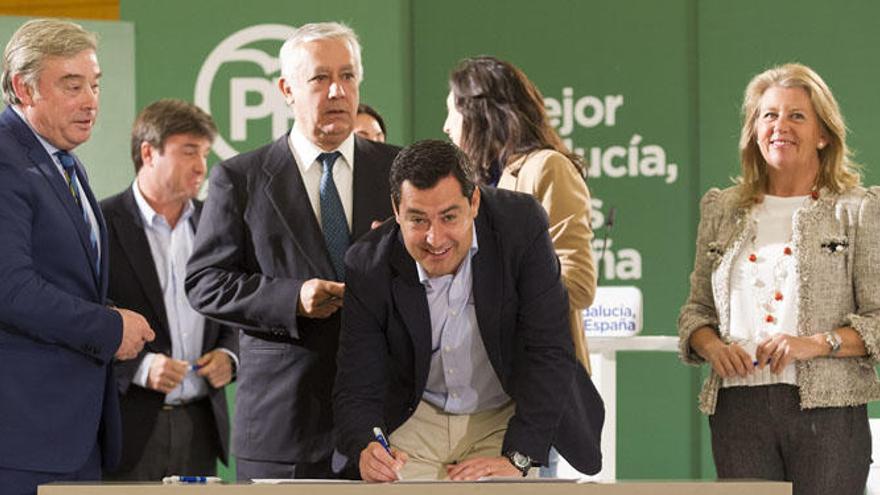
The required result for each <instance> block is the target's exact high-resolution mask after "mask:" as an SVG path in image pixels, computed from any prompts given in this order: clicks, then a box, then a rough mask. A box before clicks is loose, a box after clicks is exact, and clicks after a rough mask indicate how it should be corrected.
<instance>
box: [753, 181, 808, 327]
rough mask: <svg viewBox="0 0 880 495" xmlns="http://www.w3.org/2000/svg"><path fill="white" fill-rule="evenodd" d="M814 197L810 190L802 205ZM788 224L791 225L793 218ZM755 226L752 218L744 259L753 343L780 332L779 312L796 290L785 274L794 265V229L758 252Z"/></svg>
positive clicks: (792, 270)
mask: <svg viewBox="0 0 880 495" xmlns="http://www.w3.org/2000/svg"><path fill="white" fill-rule="evenodd" d="M818 197H819V194H818V191H816V190H815V189H814V190H813V191H812V192H811V193H810V195H809V196H807V198H806V200H805V201H804V206H806V205H808V204H809V203H810V201H816V200H817V199H818ZM765 204H766V203H765ZM790 221H792V222H793V219H792V220H790ZM771 225H772V224H771ZM759 227H760V224H759V223H758V219H757V218H756V219H755V231H754V233H753V234H752V236H751V239H749V247H748V251H747V252H748V253H749V254H748V256H747V257H746V260H747V266H748V272H749V274H750V276H749V283H750V284H751V286H752V289H753V291H754V305H755V313H754V318H755V326H754V328H755V331H756V335H754V336H753V337H754V340H755V342H760V341H761V340H764V339H765V338H767V337H769V336H771V335H773V334H776V333H779V332H780V331H783V330H782V329H780V328H779V319H780V313H781V311H782V309H783V305H784V304H785V301H787V300H788V299H790V298H792V297H793V296H794V294H793V292H794V291H796V290H797V289H796V288H795V287H793V286H792V284H791V283H790V282H789V280H788V277H789V275H790V274H791V273H793V272H794V271H795V264H796V262H797V257H796V255H795V250H794V248H793V243H792V236H793V234H794V229H793V228H792V229H791V230H789V232H788V236H787V238H786V240H785V241H784V242H782V243H781V244H780V243H778V241H777V243H776V244H771V245H769V246H767V247H765V248H764V249H763V250H761V251H759V250H758V247H757V238H758V231H759V230H760V228H759ZM777 227H778V226H777ZM777 239H778V237H777Z"/></svg>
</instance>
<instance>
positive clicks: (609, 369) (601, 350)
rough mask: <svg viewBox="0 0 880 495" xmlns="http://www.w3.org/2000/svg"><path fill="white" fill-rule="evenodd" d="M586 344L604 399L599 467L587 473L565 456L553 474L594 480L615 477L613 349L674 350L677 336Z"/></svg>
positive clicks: (610, 339) (594, 340) (593, 339)
mask: <svg viewBox="0 0 880 495" xmlns="http://www.w3.org/2000/svg"><path fill="white" fill-rule="evenodd" d="M587 344H588V346H589V348H590V366H591V367H592V369H593V383H594V384H595V385H596V388H597V389H598V390H599V395H601V396H602V399H603V400H604V401H605V427H604V428H603V429H602V470H601V471H599V472H598V473H597V474H596V475H594V476H587V475H585V474H583V473H581V472H579V471H577V470H576V469H574V468H573V467H571V465H569V464H568V462H566V461H565V459H562V458H560V459H559V468H558V470H557V476H559V477H560V478H581V479H590V480H594V481H614V480H616V479H617V448H616V447H617V352H618V351H660V352H678V337H672V336H659V335H658V336H641V335H636V336H632V337H587Z"/></svg>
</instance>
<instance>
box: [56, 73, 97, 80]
mask: <svg viewBox="0 0 880 495" xmlns="http://www.w3.org/2000/svg"><path fill="white" fill-rule="evenodd" d="M102 75H103V74H102V73H100V72H98V74H97V75H96V76H95V79H100V78H101V76H102ZM85 79H86V76H84V75H82V74H65V75H64V76H61V80H62V81H72V80H76V81H79V80H85Z"/></svg>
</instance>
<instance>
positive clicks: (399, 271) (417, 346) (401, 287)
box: [390, 229, 431, 390]
mask: <svg viewBox="0 0 880 495" xmlns="http://www.w3.org/2000/svg"><path fill="white" fill-rule="evenodd" d="M395 232H397V236H398V240H397V242H394V243H393V247H392V251H391V258H390V261H391V269H392V270H393V273H392V275H391V277H392V278H391V294H392V297H393V298H394V307H395V308H396V309H397V311H398V312H399V313H400V317H401V319H403V324H404V326H405V327H406V330H407V332H409V335H410V338H411V339H412V343H413V350H414V353H415V356H414V359H413V362H414V363H415V366H414V367H415V385H416V390H422V389H423V388H424V387H425V383H427V381H428V367H429V366H430V364H431V313H430V311H429V309H428V299H427V298H426V296H425V288H424V286H422V284H421V283H420V282H419V275H418V272H417V271H416V262H415V260H413V259H412V257H411V256H410V255H409V253H407V252H406V248H405V247H404V245H403V241H402V240H401V239H400V231H399V230H398V229H395Z"/></svg>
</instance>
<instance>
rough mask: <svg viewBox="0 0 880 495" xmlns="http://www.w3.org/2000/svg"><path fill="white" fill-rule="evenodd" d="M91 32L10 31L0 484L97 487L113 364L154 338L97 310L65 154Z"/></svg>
mask: <svg viewBox="0 0 880 495" xmlns="http://www.w3.org/2000/svg"><path fill="white" fill-rule="evenodd" d="M95 49H96V39H95V36H94V34H92V33H89V32H87V31H85V30H83V29H82V27H80V26H78V25H76V24H73V23H70V22H65V21H58V20H48V19H40V20H34V21H29V22H27V23H25V24H24V25H23V26H22V27H20V28H19V29H18V30H17V31H16V32H15V34H13V36H12V39H11V40H10V41H9V44H8V45H7V46H6V50H5V52H4V55H3V73H2V76H0V85H2V90H3V98H4V100H5V101H6V104H7V108H6V109H5V110H4V111H3V113H2V114H0V439H2V440H0V487H2V491H3V493H4V494H33V493H35V492H36V487H37V485H39V484H43V483H48V482H50V481H79V480H98V479H100V473H101V466H102V463H103V464H104V466H109V465H112V464H114V463H115V462H116V461H117V459H118V457H119V451H120V419H119V404H118V396H117V394H116V387H115V382H114V380H113V376H112V368H111V367H110V366H109V365H110V363H111V361H112V360H113V359H114V357H115V358H116V359H131V358H133V357H134V356H136V355H137V353H138V352H139V351H140V350H141V348H142V347H143V345H144V342H145V341H151V340H153V337H154V334H153V331H152V330H151V329H150V327H149V325H148V324H147V322H146V320H145V319H144V318H143V317H142V316H140V315H139V314H137V313H134V312H131V311H127V310H122V309H115V308H111V307H107V306H106V305H105V297H106V292H107V236H106V230H105V226H104V219H103V217H102V216H101V211H100V209H99V208H98V203H97V202H96V201H95V197H94V195H93V194H92V191H91V189H90V188H89V185H88V180H87V178H86V174H85V169H84V168H83V167H82V164H81V163H80V162H79V160H77V159H76V157H75V156H74V155H72V154H71V153H70V151H71V150H73V148H75V147H76V146H78V145H80V144H82V143H84V142H85V141H87V140H88V139H89V136H90V135H91V132H92V127H93V125H94V123H95V117H96V115H97V110H98V79H99V78H100V76H101V71H100V68H99V67H98V61H97V57H96V55H95Z"/></svg>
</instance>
